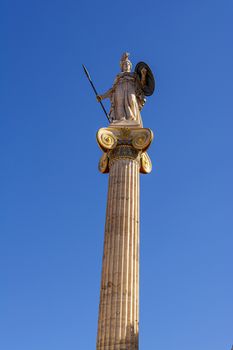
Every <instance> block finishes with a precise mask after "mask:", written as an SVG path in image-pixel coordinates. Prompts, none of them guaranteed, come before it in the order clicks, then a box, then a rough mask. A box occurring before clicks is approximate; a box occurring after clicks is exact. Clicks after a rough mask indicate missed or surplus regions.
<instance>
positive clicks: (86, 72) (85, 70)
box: [82, 64, 91, 81]
mask: <svg viewBox="0 0 233 350" xmlns="http://www.w3.org/2000/svg"><path fill="white" fill-rule="evenodd" d="M82 66H83V69H84V72H85V74H86V76H87V78H88V79H89V80H90V81H91V77H90V74H89V72H88V70H87V68H86V67H85V66H84V64H82Z"/></svg>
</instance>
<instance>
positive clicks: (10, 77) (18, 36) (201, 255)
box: [0, 0, 233, 350]
mask: <svg viewBox="0 0 233 350" xmlns="http://www.w3.org/2000/svg"><path fill="white" fill-rule="evenodd" d="M232 18H233V3H232V1H231V0H229V1H228V0H221V1H220V0H219V1H214V0H195V1H194V0H192V1H189V0H186V1H185V0H183V1H181V0H176V1H174V0H164V1H158V0H153V1H147V2H145V3H143V2H141V1H122V0H120V1H117V2H109V1H106V0H105V1H95V2H94V1H92V2H91V1H88V0H87V1H77V0H75V1H74V0H66V1H64V0H62V1H61V0H60V1H49V0H47V1H45V0H40V1H29V0H28V1H26V0H21V1H12V0H2V1H1V7H0V29H1V30H0V32H1V42H0V45H1V50H0V52H1V54H0V70H1V74H0V75H1V84H0V87H1V93H0V116H1V122H0V150H1V167H0V169H1V171H0V187H1V195H0V206H1V207H0V215H1V220H0V334H1V335H0V349H1V350H52V349H54V350H55V349H56V350H67V349H69V350H81V349H85V350H93V349H94V348H95V340H96V329H97V316H98V303H99V286H100V272H101V259H102V249H103V232H104V220H105V205H106V191H107V175H101V174H100V173H98V170H97V164H98V160H99V157H100V155H101V152H100V150H99V149H98V146H97V144H96V140H95V133H96V131H97V130H98V128H100V127H103V126H106V125H107V123H106V120H105V117H104V115H103V113H102V111H101V109H100V106H99V105H98V104H97V102H96V101H95V98H94V95H93V92H92V91H91V88H90V86H89V83H88V81H87V80H86V77H85V76H84V74H83V71H82V67H81V64H82V63H85V64H86V66H87V67H88V69H89V71H90V73H91V75H92V78H93V80H94V82H95V83H96V86H97V88H98V90H99V91H100V93H102V92H104V91H105V90H107V89H108V88H109V87H110V86H111V84H112V82H113V79H114V77H115V75H116V74H117V73H118V72H119V59H120V56H121V54H122V52H124V51H125V50H127V51H129V52H130V53H131V60H132V62H133V63H134V65H135V64H136V63H137V62H138V61H141V60H143V61H146V62H147V63H148V64H149V65H150V66H151V68H152V70H153V72H154V74H155V76H156V80H157V89H156V92H155V94H154V95H153V96H152V97H150V98H148V101H147V103H146V105H145V107H144V110H143V113H142V116H143V120H144V125H145V126H146V127H150V128H151V129H152V130H153V131H154V133H155V140H154V142H153V145H152V146H151V148H150V151H149V154H150V157H151V159H152V161H153V172H152V173H151V174H150V175H146V176H142V177H141V268H140V270H141V271H140V272H141V280H140V282H141V284H140V294H141V295H140V349H152V350H156V349H159V350H168V349H169V350H170V349H172V350H186V349H189V350H230V348H231V345H232V344H233V266H232V265H233V263H232V261H233V260H232V251H233V249H232V247H233V203H232V198H233V164H232V151H233V137H232V130H233V96H232V91H233V40H232V33H233V22H232ZM106 107H108V104H106Z"/></svg>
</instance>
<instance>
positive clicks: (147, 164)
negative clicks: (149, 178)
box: [140, 152, 152, 174]
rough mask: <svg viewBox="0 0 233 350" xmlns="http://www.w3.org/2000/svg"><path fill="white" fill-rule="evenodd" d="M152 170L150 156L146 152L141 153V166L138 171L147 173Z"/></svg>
mask: <svg viewBox="0 0 233 350" xmlns="http://www.w3.org/2000/svg"><path fill="white" fill-rule="evenodd" d="M151 170H152V163H151V160H150V157H149V156H148V154H147V153H146V152H143V153H142V154H141V167H140V172H141V173H143V174H149V173H150V172H151Z"/></svg>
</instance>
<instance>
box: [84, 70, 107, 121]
mask: <svg viewBox="0 0 233 350" xmlns="http://www.w3.org/2000/svg"><path fill="white" fill-rule="evenodd" d="M82 66H83V69H84V72H85V74H86V76H87V79H88V80H89V82H90V84H91V86H92V88H93V90H94V92H95V94H96V96H98V92H97V90H96V88H95V86H94V84H93V82H92V80H91V76H90V74H89V72H88V70H87V68H86V67H85V66H84V64H83V65H82ZM100 104H101V107H102V108H103V111H104V113H105V115H106V117H107V119H108V121H109V122H110V118H109V115H108V113H107V111H106V109H105V107H104V105H103V103H102V101H100Z"/></svg>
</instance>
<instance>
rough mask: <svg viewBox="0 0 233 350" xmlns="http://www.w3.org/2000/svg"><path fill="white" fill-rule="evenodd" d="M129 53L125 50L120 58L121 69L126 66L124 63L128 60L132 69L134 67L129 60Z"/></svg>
mask: <svg viewBox="0 0 233 350" xmlns="http://www.w3.org/2000/svg"><path fill="white" fill-rule="evenodd" d="M129 55H130V54H129V53H128V52H124V53H123V55H122V56H121V60H120V67H121V70H122V68H123V66H124V63H125V62H127V63H129V64H130V69H131V68H132V63H131V61H130V60H129Z"/></svg>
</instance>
